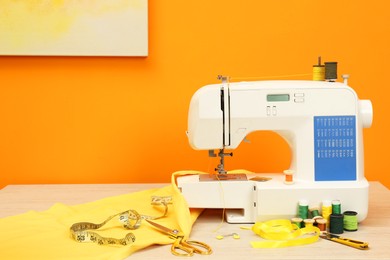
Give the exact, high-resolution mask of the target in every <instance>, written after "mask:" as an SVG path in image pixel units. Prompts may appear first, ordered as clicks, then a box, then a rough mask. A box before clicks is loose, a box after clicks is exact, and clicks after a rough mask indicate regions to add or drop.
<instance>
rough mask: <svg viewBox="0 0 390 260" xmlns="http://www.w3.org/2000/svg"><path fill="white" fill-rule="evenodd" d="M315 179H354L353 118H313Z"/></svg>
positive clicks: (354, 132)
mask: <svg viewBox="0 0 390 260" xmlns="http://www.w3.org/2000/svg"><path fill="white" fill-rule="evenodd" d="M314 153H315V154H314V158H315V162H314V163H315V166H314V167H315V174H314V175H315V181H351V180H356V178H357V176H356V117H355V116H315V117H314Z"/></svg>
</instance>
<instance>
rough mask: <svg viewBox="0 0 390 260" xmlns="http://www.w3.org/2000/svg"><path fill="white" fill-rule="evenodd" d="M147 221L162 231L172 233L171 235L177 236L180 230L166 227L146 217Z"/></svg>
mask: <svg viewBox="0 0 390 260" xmlns="http://www.w3.org/2000/svg"><path fill="white" fill-rule="evenodd" d="M146 221H147V222H148V223H149V224H151V225H152V226H154V227H156V228H158V229H159V230H160V231H162V232H164V233H166V234H168V235H171V236H176V235H177V234H178V230H177V229H170V228H167V227H164V226H162V225H160V224H158V223H156V222H153V221H150V220H148V219H146Z"/></svg>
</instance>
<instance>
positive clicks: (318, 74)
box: [313, 56, 325, 81]
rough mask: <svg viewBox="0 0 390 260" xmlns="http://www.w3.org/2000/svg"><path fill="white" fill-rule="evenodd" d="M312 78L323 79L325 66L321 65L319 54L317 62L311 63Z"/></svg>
mask: <svg viewBox="0 0 390 260" xmlns="http://www.w3.org/2000/svg"><path fill="white" fill-rule="evenodd" d="M313 80H315V81H324V80H325V66H324V65H321V56H320V57H318V64H317V65H313Z"/></svg>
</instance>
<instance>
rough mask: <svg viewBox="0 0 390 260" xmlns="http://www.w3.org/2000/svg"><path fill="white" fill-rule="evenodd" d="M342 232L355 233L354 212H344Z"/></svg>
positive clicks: (355, 220) (356, 221)
mask: <svg viewBox="0 0 390 260" xmlns="http://www.w3.org/2000/svg"><path fill="white" fill-rule="evenodd" d="M344 230H345V231H357V230H358V219H357V212H355V211H345V212H344Z"/></svg>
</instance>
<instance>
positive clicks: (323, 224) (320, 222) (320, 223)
mask: <svg viewBox="0 0 390 260" xmlns="http://www.w3.org/2000/svg"><path fill="white" fill-rule="evenodd" d="M326 222H327V221H326V219H323V218H319V219H316V223H317V227H318V228H319V229H320V231H326Z"/></svg>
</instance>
